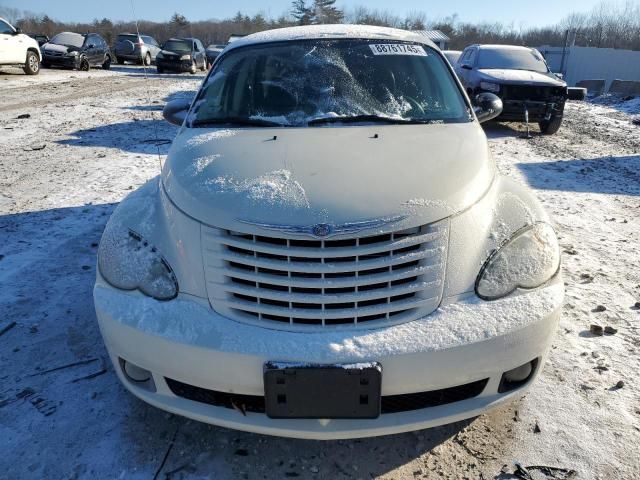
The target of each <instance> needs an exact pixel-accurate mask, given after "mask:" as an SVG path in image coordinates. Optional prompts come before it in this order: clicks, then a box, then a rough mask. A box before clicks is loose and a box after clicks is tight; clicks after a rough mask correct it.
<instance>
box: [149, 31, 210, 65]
mask: <svg viewBox="0 0 640 480" xmlns="http://www.w3.org/2000/svg"><path fill="white" fill-rule="evenodd" d="M156 69H157V70H158V73H163V72H164V71H165V70H169V71H174V72H189V73H192V74H193V73H196V71H197V70H198V69H200V70H202V71H204V70H206V69H207V54H206V52H205V49H204V45H202V42H201V41H200V40H198V39H197V38H171V39H169V40H167V42H166V43H165V44H164V45H163V46H162V50H161V51H160V52H158V54H157V55H156Z"/></svg>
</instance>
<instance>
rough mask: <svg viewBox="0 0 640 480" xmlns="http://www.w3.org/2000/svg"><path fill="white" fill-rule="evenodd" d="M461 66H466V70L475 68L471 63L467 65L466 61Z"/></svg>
mask: <svg viewBox="0 0 640 480" xmlns="http://www.w3.org/2000/svg"><path fill="white" fill-rule="evenodd" d="M460 68H464V69H465V70H473V67H472V66H471V65H467V64H466V63H463V64H462V65H460Z"/></svg>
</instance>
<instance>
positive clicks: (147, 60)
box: [144, 52, 151, 67]
mask: <svg viewBox="0 0 640 480" xmlns="http://www.w3.org/2000/svg"><path fill="white" fill-rule="evenodd" d="M144 65H145V66H146V67H148V66H149V65H151V54H150V53H149V52H147V54H146V55H145V56H144Z"/></svg>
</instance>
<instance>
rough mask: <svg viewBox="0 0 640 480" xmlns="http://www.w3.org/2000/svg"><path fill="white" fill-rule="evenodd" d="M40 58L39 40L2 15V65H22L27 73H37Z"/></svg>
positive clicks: (0, 27) (0, 29)
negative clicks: (16, 26) (26, 33)
mask: <svg viewBox="0 0 640 480" xmlns="http://www.w3.org/2000/svg"><path fill="white" fill-rule="evenodd" d="M40 60H41V54H40V47H39V46H38V42H36V41H35V40H34V39H33V38H31V37H29V36H28V35H25V34H23V33H22V30H20V29H19V28H15V27H14V26H13V25H11V24H10V23H9V22H8V21H6V20H5V19H4V18H2V17H0V66H2V65H10V66H17V67H22V70H23V71H24V73H26V74H27V75H37V74H38V73H39V72H40Z"/></svg>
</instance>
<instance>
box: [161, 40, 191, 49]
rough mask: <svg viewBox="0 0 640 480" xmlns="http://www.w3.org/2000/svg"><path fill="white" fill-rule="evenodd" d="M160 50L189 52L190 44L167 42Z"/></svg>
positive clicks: (184, 41) (185, 41) (187, 42)
mask: <svg viewBox="0 0 640 480" xmlns="http://www.w3.org/2000/svg"><path fill="white" fill-rule="evenodd" d="M162 48H163V49H164V50H169V51H170V52H190V51H191V42H189V41H187V40H169V41H168V42H167V43H165V44H164V47H162Z"/></svg>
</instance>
